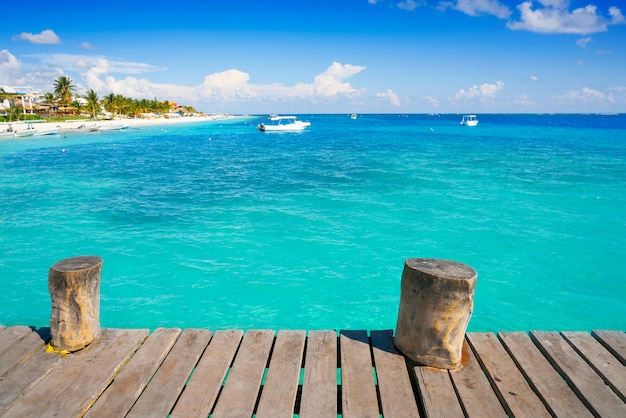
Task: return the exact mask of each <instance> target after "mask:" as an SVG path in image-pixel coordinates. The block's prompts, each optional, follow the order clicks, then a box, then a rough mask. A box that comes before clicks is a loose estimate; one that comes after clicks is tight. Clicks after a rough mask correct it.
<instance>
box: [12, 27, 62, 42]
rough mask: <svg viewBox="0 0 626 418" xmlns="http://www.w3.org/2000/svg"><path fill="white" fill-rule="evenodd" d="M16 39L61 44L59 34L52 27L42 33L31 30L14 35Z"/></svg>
mask: <svg viewBox="0 0 626 418" xmlns="http://www.w3.org/2000/svg"><path fill="white" fill-rule="evenodd" d="M12 39H13V40H14V41H18V40H22V41H28V42H32V43H34V44H60V43H61V38H59V37H58V36H57V34H56V33H54V31H53V30H51V29H46V30H43V31H41V33H38V34H33V33H30V32H22V33H20V34H19V35H14V36H13V38H12Z"/></svg>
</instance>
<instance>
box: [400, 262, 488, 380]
mask: <svg viewBox="0 0 626 418" xmlns="http://www.w3.org/2000/svg"><path fill="white" fill-rule="evenodd" d="M476 278H477V273H476V271H475V270H474V269H473V268H471V267H469V266H467V265H465V264H461V263H458V262H456V261H449V260H439V259H433V258H411V259H408V260H406V262H405V264H404V271H403V273H402V284H401V292H400V308H399V310H398V323H397V326H396V335H395V337H394V344H395V345H396V347H397V348H398V349H399V350H400V351H401V352H403V353H404V355H406V356H407V357H409V358H410V359H411V360H413V361H416V362H418V363H420V364H423V365H427V366H433V367H438V368H442V369H454V368H456V367H458V366H459V365H460V364H461V358H462V353H463V339H464V338H465V330H466V329H467V324H468V323H469V320H470V317H471V316H472V309H473V307H474V288H475V287H476Z"/></svg>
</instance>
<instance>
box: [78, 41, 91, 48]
mask: <svg viewBox="0 0 626 418" xmlns="http://www.w3.org/2000/svg"><path fill="white" fill-rule="evenodd" d="M80 47H81V48H83V49H94V47H93V45H91V44H90V43H89V42H83V43H82V44H80Z"/></svg>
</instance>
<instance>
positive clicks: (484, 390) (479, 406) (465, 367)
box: [450, 339, 506, 418]
mask: <svg viewBox="0 0 626 418" xmlns="http://www.w3.org/2000/svg"><path fill="white" fill-rule="evenodd" d="M450 377H451V378H452V383H453V384H454V387H455V388H456V391H457V394H458V397H459V399H460V401H461V406H462V408H463V410H464V411H465V413H466V414H467V416H468V417H470V418H472V417H476V418H491V417H504V416H506V412H505V411H504V408H503V407H502V404H501V403H500V400H499V399H498V397H497V396H496V394H495V392H494V391H493V389H492V388H491V385H490V384H489V380H488V379H487V377H486V376H485V374H484V373H483V370H482V369H481V368H480V364H479V363H478V360H477V359H476V356H475V355H474V352H473V351H472V349H471V348H470V346H469V344H468V342H467V339H466V340H465V341H464V343H463V361H462V365H461V367H460V368H458V369H454V370H450Z"/></svg>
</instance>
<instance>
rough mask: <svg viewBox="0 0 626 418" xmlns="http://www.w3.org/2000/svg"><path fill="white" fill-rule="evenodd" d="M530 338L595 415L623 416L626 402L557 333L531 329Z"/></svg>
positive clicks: (625, 411) (625, 412)
mask: <svg viewBox="0 0 626 418" xmlns="http://www.w3.org/2000/svg"><path fill="white" fill-rule="evenodd" d="M530 337H531V339H532V340H533V341H534V342H535V343H536V344H537V345H538V347H539V349H540V350H541V352H542V353H543V354H544V355H545V356H546V357H547V358H548V360H549V361H550V363H551V364H552V366H553V367H555V368H556V369H557V370H558V371H559V373H560V374H561V375H562V376H563V377H564V378H565V379H566V380H567V381H568V382H569V383H570V385H571V387H572V388H573V389H574V391H575V392H576V394H577V395H578V396H579V397H581V398H582V399H583V402H584V403H585V405H587V407H588V408H590V409H591V410H592V411H593V412H594V413H595V414H596V415H598V416H602V417H623V416H626V404H624V402H622V400H621V399H620V398H619V397H618V396H617V395H616V394H615V393H614V392H613V391H612V390H611V388H609V387H608V386H607V385H605V384H604V382H603V381H602V378H600V376H598V375H597V374H596V373H595V371H594V370H593V369H592V368H591V366H589V364H587V362H586V361H585V360H584V359H583V358H582V357H580V356H579V355H578V353H576V351H575V350H574V349H573V348H572V346H571V345H569V343H568V342H567V341H566V340H565V338H563V337H562V336H561V335H560V334H559V333H558V332H553V331H531V333H530Z"/></svg>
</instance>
